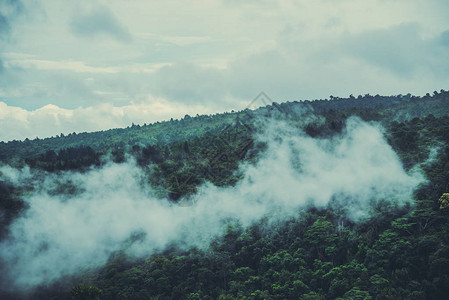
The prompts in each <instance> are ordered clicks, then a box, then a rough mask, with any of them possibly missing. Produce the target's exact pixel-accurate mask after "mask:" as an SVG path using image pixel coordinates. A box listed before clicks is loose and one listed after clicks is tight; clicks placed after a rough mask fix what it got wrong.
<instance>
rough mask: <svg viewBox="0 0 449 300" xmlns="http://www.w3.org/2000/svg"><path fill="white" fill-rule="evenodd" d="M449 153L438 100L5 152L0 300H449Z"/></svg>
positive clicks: (266, 110)
mask: <svg viewBox="0 0 449 300" xmlns="http://www.w3.org/2000/svg"><path fill="white" fill-rule="evenodd" d="M448 145H449V92H446V91H441V92H440V93H437V92H435V93H434V94H433V95H432V96H431V95H426V96H424V97H414V96H411V95H406V96H402V95H399V96H388V97H386V96H378V95H376V96H370V95H365V96H360V97H357V98H355V97H352V96H351V97H349V98H344V99H343V98H334V97H332V99H330V100H317V101H301V102H296V101H295V102H284V103H276V102H275V103H273V104H271V105H267V106H264V107H260V108H258V109H256V110H248V109H247V110H243V111H238V112H233V113H224V114H217V115H213V116H196V117H190V116H186V117H185V118H183V119H181V120H171V121H166V122H158V123H155V124H150V125H132V126H130V127H128V128H124V129H111V130H107V131H102V132H93V133H76V134H75V133H73V134H70V135H67V136H59V137H54V138H47V139H36V140H25V141H12V142H8V143H4V142H1V143H0V158H1V160H2V162H3V164H4V165H3V166H2V167H1V169H0V199H1V203H0V209H1V216H2V219H1V224H0V226H1V240H2V243H1V246H0V257H1V258H2V263H1V265H0V269H1V271H2V274H3V275H2V281H3V282H4V283H6V284H3V285H2V286H1V290H0V295H2V296H3V298H5V299H9V298H11V299H53V298H54V299H443V298H444V297H445V296H446V295H447V293H448V292H449V271H448V270H449V231H448V228H449V226H448V225H449V210H448V209H449V208H448V207H449V204H448V203H449V194H448V193H449V146H448ZM11 287H13V288H11Z"/></svg>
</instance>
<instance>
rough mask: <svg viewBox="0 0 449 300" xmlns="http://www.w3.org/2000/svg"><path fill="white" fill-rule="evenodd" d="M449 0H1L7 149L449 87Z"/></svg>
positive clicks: (0, 131) (0, 116) (0, 94)
mask: <svg viewBox="0 0 449 300" xmlns="http://www.w3.org/2000/svg"><path fill="white" fill-rule="evenodd" d="M448 15H449V2H448V1H445V0H414V1H409V0H390V1H388V0H366V1H358V0H333V1H330V0H315V1H308V0H297V1H289V0H279V1H270V0H259V1H254V0H249V1H236V0H216V1H206V0H197V1H193V0H186V1H177V0H176V1H175V0H167V1H151V0H126V1H125V0H108V1H98V0H88V1H87V0H80V1H62V0H60V1H59V0H0V140H1V141H8V140H13V139H24V138H26V137H28V138H30V139H32V138H35V137H39V138H43V137H48V136H53V135H57V134H60V133H65V134H66V133H69V132H82V131H95V130H104V129H109V128H115V127H126V126H129V125H131V123H133V122H134V123H136V124H143V123H147V124H148V123H152V122H155V121H161V120H167V119H170V118H171V117H173V118H181V117H183V116H184V115H185V114H189V115H196V114H212V113H217V112H223V111H230V110H241V109H245V108H246V107H247V106H248V104H249V103H251V101H252V100H253V99H254V97H256V96H257V95H258V94H259V93H260V92H261V91H264V92H265V93H266V94H267V95H269V97H270V98H271V99H272V100H273V101H277V102H283V101H295V100H296V101H299V100H313V99H324V98H329V96H330V95H333V96H338V97H347V96H349V95H350V94H353V95H355V96H357V95H359V94H367V93H370V94H381V95H397V94H407V93H411V94H414V95H424V94H426V93H428V92H429V93H432V92H433V91H434V90H437V91H439V90H440V89H448V82H449V18H447V16H448Z"/></svg>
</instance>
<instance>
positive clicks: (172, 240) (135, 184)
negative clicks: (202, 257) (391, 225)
mask: <svg viewBox="0 0 449 300" xmlns="http://www.w3.org/2000/svg"><path fill="white" fill-rule="evenodd" d="M262 128H264V129H263V130H262V131H261V133H260V135H258V137H257V138H258V139H260V140H261V141H264V142H267V143H268V148H267V150H266V151H265V152H264V153H263V154H262V156H261V157H260V160H259V162H258V163H257V164H255V165H242V166H241V171H242V172H243V174H244V178H243V179H242V180H241V181H240V182H239V183H237V184H236V185H235V187H216V186H214V185H212V184H210V183H207V184H205V185H203V186H201V187H200V188H199V192H198V193H197V194H196V195H195V196H194V198H193V199H192V200H193V205H192V206H187V207H184V206H177V205H174V204H171V203H169V202H168V201H167V200H166V199H157V198H155V197H154V196H153V195H152V191H151V188H150V187H148V186H147V185H146V183H145V182H148V180H147V179H146V178H145V176H146V175H145V174H143V171H142V170H141V169H140V168H138V167H137V166H136V164H135V162H134V161H132V160H129V161H128V162H127V163H123V164H112V163H109V164H107V165H105V166H103V167H102V168H99V169H92V170H90V171H88V172H85V173H73V172H63V173H60V174H58V175H57V176H54V175H52V174H46V173H42V174H40V175H39V176H36V174H33V172H35V171H33V172H30V170H29V169H23V170H14V169H11V168H10V167H2V168H0V176H1V177H0V178H1V179H2V180H3V181H9V182H13V183H14V184H16V185H21V184H24V183H28V184H29V183H30V181H31V182H32V183H33V186H36V187H38V188H37V189H36V190H35V191H34V192H32V193H30V194H28V196H25V197H24V200H25V201H26V202H27V203H28V205H29V209H28V210H27V211H26V212H25V213H24V214H23V215H22V216H20V217H19V218H18V219H16V220H15V221H14V223H13V224H12V225H11V227H10V236H9V238H8V239H7V240H5V241H3V242H2V243H1V245H0V257H1V259H2V260H3V263H4V264H6V269H5V270H3V272H2V274H3V276H5V275H9V280H6V278H3V283H7V284H11V286H12V287H13V288H17V287H20V288H21V289H26V288H32V287H35V286H37V285H39V284H43V283H48V282H51V281H53V280H56V279H58V278H60V277H61V276H64V275H71V274H74V273H77V272H79V271H81V270H83V269H85V268H95V267H98V266H101V265H103V264H104V263H105V262H106V261H107V259H108V257H109V256H110V255H111V254H112V253H114V252H115V251H118V250H120V249H123V248H125V249H126V252H127V253H128V254H129V255H132V256H147V255H149V254H151V253H154V252H155V251H159V250H163V249H164V248H165V247H166V246H168V245H177V246H178V247H180V248H189V247H192V246H195V247H200V248H204V247H207V246H208V245H209V243H210V241H211V239H212V238H214V237H217V236H220V234H222V233H223V230H224V228H225V227H226V224H227V222H229V221H230V220H233V221H235V222H238V223H239V224H241V225H242V226H248V225H251V224H253V223H254V222H257V221H258V220H260V219H261V218H262V217H266V218H267V220H268V221H281V220H285V219H288V218H295V217H298V213H299V210H300V209H303V208H305V207H307V206H310V205H314V206H317V207H326V206H327V205H332V206H333V207H339V208H341V209H343V210H344V211H345V212H346V216H347V217H348V218H349V219H352V220H354V221H361V220H363V218H364V217H366V216H367V215H368V214H369V212H370V209H371V207H372V204H373V203H376V202H378V201H382V200H385V201H390V202H396V203H397V204H398V205H401V204H404V203H406V202H410V201H411V199H412V197H413V190H414V188H415V187H416V186H417V185H418V184H419V183H420V182H421V181H422V178H421V176H420V175H419V174H416V173H414V174H407V173H406V172H405V171H404V169H403V168H402V165H401V163H400V161H399V159H398V157H397V155H396V154H395V153H394V152H393V150H392V149H391V147H390V146H389V145H388V143H387V142H386V141H385V139H384V137H383V134H382V131H381V129H380V128H378V127H377V126H376V125H372V124H367V123H363V122H362V121H360V120H358V119H349V121H348V123H347V127H346V131H345V132H344V133H343V134H342V135H341V136H336V137H334V138H331V139H312V138H310V137H308V136H307V135H305V134H304V133H302V132H300V131H298V129H295V128H291V127H289V126H288V125H286V124H284V123H279V122H277V123H272V122H268V123H266V124H265V126H264V127H262ZM68 182H71V183H72V184H74V185H75V186H76V187H77V188H78V189H79V192H78V193H76V194H75V195H58V194H55V193H54V192H52V191H55V190H56V188H57V187H58V186H59V185H61V184H65V183H68ZM132 236H134V237H137V238H135V240H134V242H133V239H132ZM4 288H5V287H4Z"/></svg>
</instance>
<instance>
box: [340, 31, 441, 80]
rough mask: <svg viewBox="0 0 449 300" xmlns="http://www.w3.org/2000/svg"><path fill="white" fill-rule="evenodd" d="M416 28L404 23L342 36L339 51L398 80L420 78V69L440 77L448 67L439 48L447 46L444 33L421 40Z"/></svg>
mask: <svg viewBox="0 0 449 300" xmlns="http://www.w3.org/2000/svg"><path fill="white" fill-rule="evenodd" d="M419 29H420V26H419V25H418V24H415V23H408V24H400V25H398V26H393V27H389V28H385V29H376V30H369V31H365V32H363V33H361V34H354V35H346V36H344V37H343V39H342V40H341V48H342V49H343V50H344V53H345V55H348V56H352V57H356V58H360V59H362V60H364V61H366V62H368V63H369V64H371V65H373V66H376V67H379V68H381V69H384V70H386V71H392V72H394V73H396V74H397V75H399V76H401V77H415V76H418V75H421V74H422V71H423V69H424V70H426V69H428V70H427V71H428V72H427V73H428V74H429V75H433V76H438V75H439V74H444V73H445V71H446V70H447V68H448V67H449V59H447V53H448V52H447V51H448V50H449V49H442V47H445V45H446V43H447V41H446V35H447V31H444V32H442V33H441V34H439V35H437V36H435V37H432V38H427V39H424V38H422V37H421V36H420V34H419ZM441 50H443V51H441ZM440 51H441V53H440Z"/></svg>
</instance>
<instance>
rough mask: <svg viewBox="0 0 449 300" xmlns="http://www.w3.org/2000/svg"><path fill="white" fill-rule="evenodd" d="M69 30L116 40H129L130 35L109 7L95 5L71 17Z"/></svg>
mask: <svg viewBox="0 0 449 300" xmlns="http://www.w3.org/2000/svg"><path fill="white" fill-rule="evenodd" d="M70 29H71V31H72V32H73V33H74V34H75V35H78V36H82V37H88V38H92V37H97V36H102V35H106V36H110V37H113V38H115V39H117V40H118V41H122V42H129V41H130V40H131V35H130V33H129V32H128V30H127V29H126V27H124V26H123V25H122V24H121V23H120V21H119V20H118V19H117V17H116V16H115V15H114V14H113V13H112V12H111V10H110V9H109V7H107V6H103V5H97V6H95V7H93V8H92V9H91V10H90V11H89V12H87V13H85V14H81V15H79V16H76V17H74V18H73V19H72V22H71V23H70Z"/></svg>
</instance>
